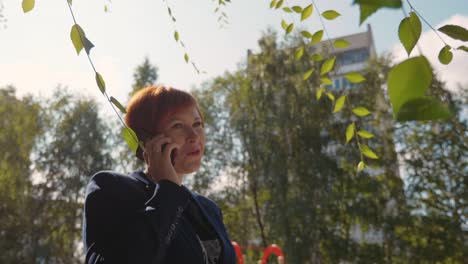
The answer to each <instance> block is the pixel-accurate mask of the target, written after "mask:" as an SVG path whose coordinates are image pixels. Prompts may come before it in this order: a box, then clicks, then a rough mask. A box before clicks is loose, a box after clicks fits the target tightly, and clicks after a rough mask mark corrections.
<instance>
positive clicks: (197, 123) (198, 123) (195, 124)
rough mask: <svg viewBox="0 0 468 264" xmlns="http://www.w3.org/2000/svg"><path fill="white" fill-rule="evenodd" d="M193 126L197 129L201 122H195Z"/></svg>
mask: <svg viewBox="0 0 468 264" xmlns="http://www.w3.org/2000/svg"><path fill="white" fill-rule="evenodd" d="M193 125H194V126H196V127H199V126H202V122H195V123H194V124H193Z"/></svg>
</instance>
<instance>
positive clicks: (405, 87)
mask: <svg viewBox="0 0 468 264" xmlns="http://www.w3.org/2000/svg"><path fill="white" fill-rule="evenodd" d="M431 82H432V69H431V66H430V65H429V61H428V60H427V59H426V57H424V56H418V57H414V58H409V59H407V60H405V61H403V62H401V63H400V64H398V65H396V66H394V67H393V68H392V70H391V71H390V73H389V75H388V95H389V97H390V102H391V103H392V108H393V117H394V118H396V117H397V115H398V112H399V111H400V107H401V106H402V105H403V104H404V103H405V102H407V101H408V100H410V99H414V98H417V97H422V96H424V95H425V93H426V90H427V88H429V86H430V84H431Z"/></svg>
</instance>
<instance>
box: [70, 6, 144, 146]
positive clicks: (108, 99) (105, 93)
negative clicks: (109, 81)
mask: <svg viewBox="0 0 468 264" xmlns="http://www.w3.org/2000/svg"><path fill="white" fill-rule="evenodd" d="M67 5H68V8H69V9H70V14H71V16H72V18H73V22H74V23H75V25H78V23H77V22H76V18H75V14H74V13H73V9H72V7H71V5H70V2H69V1H68V0H67ZM78 35H79V36H80V41H81V45H83V43H84V41H83V37H82V36H81V32H78ZM83 49H84V45H83ZM85 53H86V56H87V57H88V60H89V63H90V64H91V67H92V68H93V71H94V74H95V75H97V74H98V73H97V71H96V68H95V67H94V63H93V61H92V59H91V56H89V53H88V52H87V51H86V49H85ZM103 94H104V96H105V97H106V99H107V101H108V102H109V104H110V106H111V108H112V110H114V112H115V114H116V115H117V117H118V118H119V120H120V122H121V123H122V125H123V126H124V127H126V128H128V127H127V125H126V124H125V122H124V121H123V119H122V117H121V116H120V114H119V113H118V112H117V110H116V109H115V106H114V104H113V103H112V101H111V100H110V98H109V95H108V94H107V91H105V90H104V92H103ZM130 135H131V136H132V137H133V135H132V134H130ZM133 139H134V140H135V141H136V142H138V138H133Z"/></svg>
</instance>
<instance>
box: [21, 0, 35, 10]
mask: <svg viewBox="0 0 468 264" xmlns="http://www.w3.org/2000/svg"><path fill="white" fill-rule="evenodd" d="M34 4H35V0H23V3H22V6H23V13H27V12H29V11H31V10H33V8H34Z"/></svg>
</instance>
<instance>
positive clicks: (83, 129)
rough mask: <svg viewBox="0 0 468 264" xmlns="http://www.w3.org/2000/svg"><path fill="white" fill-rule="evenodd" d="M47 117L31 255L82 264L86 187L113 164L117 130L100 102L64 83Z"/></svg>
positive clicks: (38, 155) (38, 154) (47, 105)
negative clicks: (112, 136)
mask: <svg viewBox="0 0 468 264" xmlns="http://www.w3.org/2000/svg"><path fill="white" fill-rule="evenodd" d="M41 116H43V119H42V122H43V126H44V127H46V128H47V129H46V133H45V134H44V135H43V136H42V137H41V140H40V142H39V143H38V144H37V145H36V148H35V157H34V164H35V166H34V173H35V174H36V175H37V177H38V183H37V184H35V185H34V186H33V192H32V193H31V195H30V196H29V199H30V204H31V213H30V214H29V217H30V218H29V219H28V220H29V221H30V223H32V224H31V226H30V228H31V230H32V231H31V236H32V237H31V241H30V243H31V252H30V255H31V257H32V258H33V259H34V260H36V261H37V260H40V261H45V263H49V262H53V263H79V262H81V257H82V252H81V251H80V250H78V248H79V247H78V245H80V244H81V219H82V207H83V204H82V203H83V197H84V193H85V186H86V184H87V183H88V181H89V179H90V177H91V176H92V175H93V174H94V173H95V172H97V171H99V170H104V169H110V168H112V166H113V162H112V160H111V156H110V148H109V145H108V143H107V141H106V139H107V138H108V136H109V134H110V133H111V129H110V128H109V127H107V126H106V124H105V123H104V121H103V119H102V118H101V117H100V116H99V114H98V105H97V103H96V102H95V101H94V100H92V99H89V98H84V97H81V96H77V95H73V94H71V93H70V92H68V91H67V90H66V89H64V88H62V87H59V88H57V89H56V90H55V92H54V95H53V96H52V98H51V99H49V100H46V101H45V102H44V107H43V112H42V113H41Z"/></svg>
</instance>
